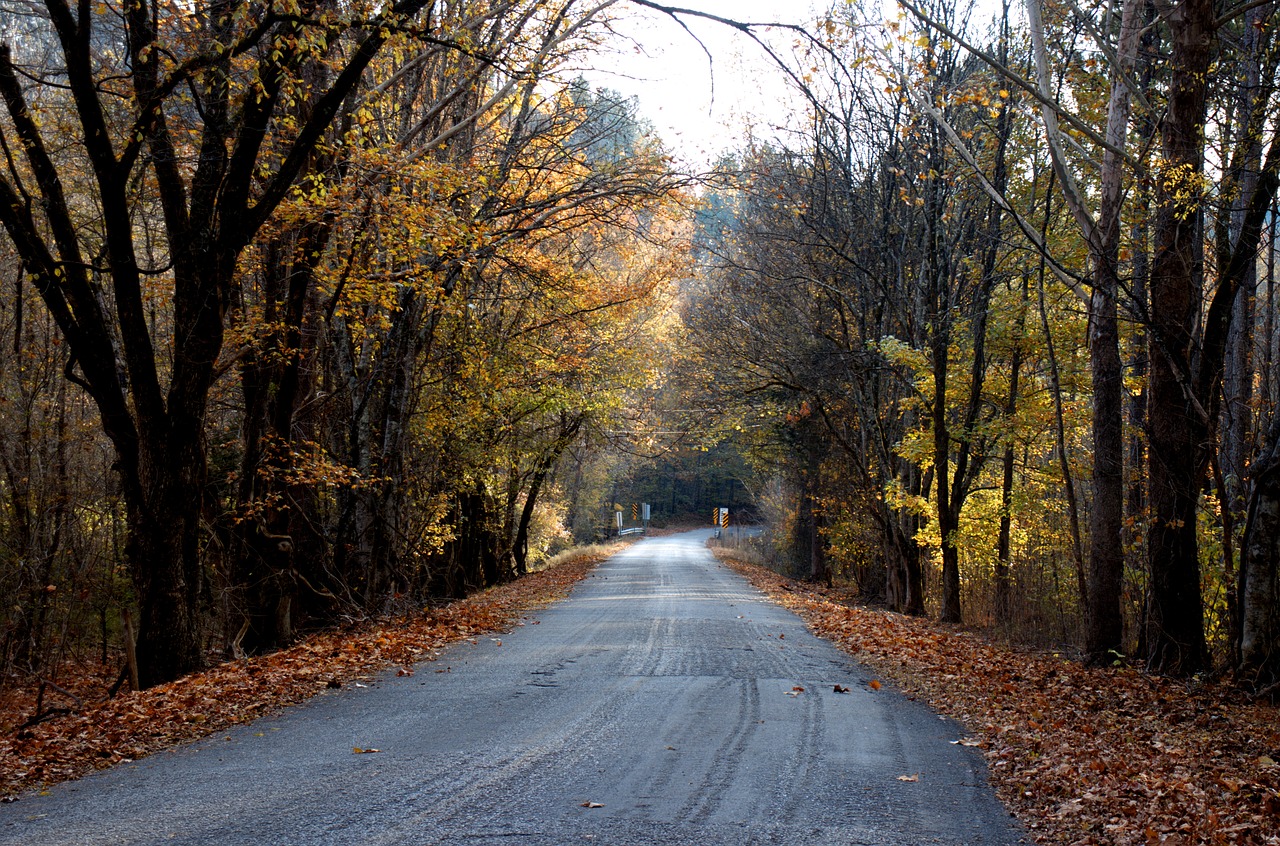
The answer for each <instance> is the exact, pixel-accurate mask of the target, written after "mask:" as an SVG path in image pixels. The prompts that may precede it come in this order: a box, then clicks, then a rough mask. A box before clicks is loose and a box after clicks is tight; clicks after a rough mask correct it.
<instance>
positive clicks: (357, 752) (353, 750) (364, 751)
mask: <svg viewBox="0 0 1280 846" xmlns="http://www.w3.org/2000/svg"><path fill="white" fill-rule="evenodd" d="M381 751H382V750H381V749H361V748H360V747H359V746H352V747H351V754H352V755H372V754H373V753H375V752H381Z"/></svg>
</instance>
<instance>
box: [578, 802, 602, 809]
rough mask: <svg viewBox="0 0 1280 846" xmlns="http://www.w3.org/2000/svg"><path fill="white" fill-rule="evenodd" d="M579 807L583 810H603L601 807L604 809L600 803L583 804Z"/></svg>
mask: <svg viewBox="0 0 1280 846" xmlns="http://www.w3.org/2000/svg"><path fill="white" fill-rule="evenodd" d="M581 807H583V808H603V807H604V805H603V804H602V803H600V802H583V803H582V805H581Z"/></svg>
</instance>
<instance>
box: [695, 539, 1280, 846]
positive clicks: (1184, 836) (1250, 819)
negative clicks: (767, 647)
mask: <svg viewBox="0 0 1280 846" xmlns="http://www.w3.org/2000/svg"><path fill="white" fill-rule="evenodd" d="M720 557H721V558H722V560H725V561H726V563H728V564H730V565H731V566H732V567H734V568H735V569H737V570H738V571H739V572H741V573H743V575H745V576H747V578H749V579H750V580H751V582H752V583H753V584H755V585H756V586H757V587H758V588H761V589H762V590H764V591H765V592H766V593H768V594H769V595H770V596H771V597H772V598H773V599H774V600H775V601H777V602H778V603H780V604H781V605H783V606H785V607H787V608H790V609H791V610H793V611H795V612H796V613H798V614H800V615H801V616H802V617H803V618H804V619H805V620H806V621H808V623H809V625H810V627H811V628H812V630H813V631H814V632H815V633H816V634H818V635H819V636H821V637H824V638H828V639H830V640H832V641H834V642H836V643H837V644H838V645H839V646H840V647H841V648H843V649H844V650H845V651H847V652H849V653H850V654H852V655H854V656H856V657H857V659H858V660H859V661H860V662H862V663H864V664H866V665H868V666H870V667H874V668H875V669H876V671H877V672H878V673H881V674H883V676H884V677H887V678H890V679H892V680H893V681H894V682H895V683H896V684H897V685H898V686H899V687H900V688H902V689H903V690H905V691H907V692H908V693H910V694H916V695H919V696H920V697H921V698H922V699H925V700H927V701H928V702H929V704H930V705H931V706H932V707H933V708H934V709H935V710H938V711H940V712H942V713H944V714H947V715H948V716H951V717H954V718H956V719H957V720H959V721H960V722H962V723H963V724H964V725H965V726H966V727H967V730H968V731H969V732H970V733H972V734H973V735H974V736H975V738H976V739H977V743H976V744H974V745H979V746H981V748H982V750H983V753H984V754H985V755H986V758H987V763H988V766H989V767H990V770H991V779H992V782H993V783H994V785H995V786H996V788H997V791H998V792H999V794H1000V797H1001V799H1002V800H1003V801H1004V802H1005V804H1006V806H1007V807H1009V808H1010V810H1012V811H1014V812H1015V813H1016V815H1017V816H1018V817H1019V818H1020V819H1021V820H1022V822H1023V824H1024V825H1025V826H1026V827H1027V829H1028V830H1029V832H1030V834H1031V836H1032V837H1033V838H1034V839H1035V841H1036V842H1037V843H1072V844H1126V846H1127V844H1192V843H1197V844H1201V843H1202V844H1280V765H1278V764H1277V762H1278V761H1280V713H1278V712H1277V710H1276V709H1275V708H1274V707H1270V706H1265V705H1258V704H1251V703H1249V702H1247V701H1245V700H1244V699H1243V698H1242V697H1241V696H1239V694H1238V693H1236V692H1235V691H1233V690H1231V689H1230V688H1229V687H1226V686H1204V687H1198V688H1197V687H1192V686H1189V685H1188V684H1186V683H1178V682H1174V681H1170V680H1167V679H1159V678H1152V677H1150V676H1147V675H1144V674H1142V673H1140V672H1137V671H1135V670H1133V669H1129V668H1112V669H1101V670H1094V669H1087V668H1085V667H1083V666H1081V665H1080V664H1078V663H1075V662H1073V661H1070V660H1068V659H1066V658H1064V657H1061V656H1053V655H1042V654H1030V653H1027V652H1020V651H1017V650H1015V649H1013V648H1010V647H1006V646H1001V645H997V644H993V643H992V642H990V641H988V640H985V639H984V638H982V637H979V636H977V635H975V634H973V633H970V632H965V631H963V630H960V629H958V628H953V627H946V626H942V625H939V624H936V623H932V622H930V621H928V620H922V619H918V618H914V617H907V616H904V615H901V614H892V613H888V612H884V611H874V610H869V609H865V608H858V607H852V606H851V605H849V604H846V603H845V602H843V601H836V599H833V598H832V597H833V596H835V594H834V593H831V594H828V592H826V591H824V590H822V589H819V588H816V587H813V586H808V585H803V584H798V583H795V582H791V581H788V580H786V579H784V578H782V577H780V576H778V575H777V574H775V573H772V572H770V571H768V570H763V569H761V568H759V567H754V566H751V565H749V564H744V563H742V562H738V561H733V560H731V559H729V558H727V557H726V556H724V555H721V556H720ZM970 744H973V741H968V742H966V745H970Z"/></svg>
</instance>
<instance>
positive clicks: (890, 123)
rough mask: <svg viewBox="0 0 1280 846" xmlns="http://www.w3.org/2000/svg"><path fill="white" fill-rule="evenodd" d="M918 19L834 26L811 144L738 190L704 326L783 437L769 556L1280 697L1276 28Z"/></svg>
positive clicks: (941, 607)
mask: <svg viewBox="0 0 1280 846" xmlns="http://www.w3.org/2000/svg"><path fill="white" fill-rule="evenodd" d="M900 9H901V13H900V15H899V17H898V18H897V19H896V20H892V21H889V22H887V23H885V24H883V25H882V24H881V22H880V20H879V17H880V15H881V13H880V12H879V10H876V9H864V10H857V9H850V8H848V7H843V6H842V7H839V8H837V9H836V10H834V11H833V12H832V15H831V17H830V18H828V19H827V20H825V21H823V22H820V24H819V27H818V29H817V30H816V32H817V35H816V36H815V37H814V39H812V40H810V41H809V42H808V55H807V56H806V57H805V58H804V59H803V60H802V62H801V65H802V67H803V68H806V69H807V70H805V72H804V74H803V80H804V82H805V84H806V86H807V89H806V90H807V94H808V96H809V99H810V102H811V114H810V120H809V123H808V125H807V129H806V130H803V131H799V132H797V133H796V135H795V137H792V138H787V139H783V140H778V141H775V142H770V143H761V144H757V145H755V146H753V147H751V148H750V149H748V150H746V151H744V152H743V153H742V154H741V156H740V157H739V158H738V159H737V160H736V161H735V162H733V163H732V164H731V166H729V167H726V168H725V173H724V180H725V181H724V185H723V187H722V188H721V189H720V192H719V197H720V203H721V206H722V208H724V209H726V210H727V211H725V212H724V213H723V214H721V215H720V216H719V218H718V219H717V220H716V221H715V222H714V225H712V226H709V227H707V229H708V233H707V235H706V236H705V237H706V238H708V239H709V243H710V244H711V247H710V251H711V252H712V253H713V255H714V258H713V259H712V260H711V262H710V265H711V267H712V270H711V271H710V273H709V274H708V275H707V277H706V280H705V282H704V286H703V291H702V293H701V296H702V297H703V298H704V299H705V300H706V301H712V300H714V302H715V303H716V305H717V307H716V309H714V310H711V309H703V310H696V311H694V312H693V318H692V320H691V331H692V333H693V336H694V337H695V338H696V339H697V343H698V344H699V347H700V348H701V349H702V350H703V351H704V354H705V355H707V356H708V357H711V358H713V359H715V360H716V361H719V362H721V363H722V367H723V368H724V369H725V370H731V371H732V372H733V374H734V375H733V378H732V379H731V380H729V381H728V382H727V383H726V387H728V388H729V390H727V391H726V392H725V393H724V401H725V402H726V403H735V404H736V406H737V408H738V409H739V413H740V414H743V415H756V414H758V413H759V410H760V409H761V408H762V407H764V408H768V409H769V410H770V413H771V419H772V421H773V425H772V426H771V427H770V428H769V429H768V430H767V434H766V433H761V435H760V437H758V438H757V439H756V440H755V442H754V444H753V445H752V447H751V452H750V454H751V455H752V456H753V457H754V459H755V461H756V462H757V464H759V465H767V466H773V467H776V468H778V475H779V477H780V478H781V479H782V480H783V481H784V484H785V485H786V489H787V490H788V491H789V492H790V493H789V498H788V502H789V503H790V509H789V510H788V511H787V512H786V514H785V519H784V521H783V522H782V524H780V525H779V526H778V527H777V529H778V531H779V533H780V534H779V537H778V538H777V539H776V540H775V543H774V547H775V548H776V549H779V550H789V559H790V561H791V562H792V566H794V567H798V568H799V569H800V571H802V572H804V573H806V574H807V575H810V576H811V577H813V578H826V579H829V578H832V576H833V575H835V576H839V577H847V578H852V579H854V580H856V581H857V583H858V584H859V586H860V587H861V589H862V591H863V592H864V593H865V594H867V595H870V596H876V597H880V598H881V599H883V601H885V602H886V603H887V604H888V605H889V606H890V607H892V608H895V609H899V610H902V611H906V612H908V613H916V614H918V613H924V612H928V613H934V614H937V615H938V616H939V617H940V618H941V619H942V620H944V621H951V622H962V621H963V622H970V623H977V624H980V625H989V626H993V627H997V628H1000V629H1003V630H1006V631H1008V632H1010V633H1011V634H1013V635H1015V636H1017V637H1020V638H1028V639H1032V640H1040V641H1045V642H1055V643H1070V644H1078V645H1079V646H1080V647H1081V648H1082V649H1083V651H1084V656H1085V657H1086V658H1087V660H1089V661H1091V662H1094V663H1098V664H1108V663H1112V662H1115V661H1118V660H1123V659H1125V658H1126V657H1127V656H1133V657H1134V658H1136V659H1138V660H1139V661H1141V662H1142V663H1143V664H1144V665H1145V666H1146V667H1147V668H1148V669H1149V670H1151V671H1153V672H1157V673H1163V674H1170V675H1175V676H1189V675H1193V674H1197V673H1202V672H1206V671H1210V670H1214V669H1234V670H1235V671H1237V672H1238V673H1239V674H1240V678H1241V679H1242V680H1243V681H1244V682H1245V683H1246V684H1247V685H1249V686H1252V687H1254V688H1255V689H1267V688H1271V689H1272V690H1274V687H1272V686H1273V685H1274V684H1275V683H1276V681H1277V680H1278V679H1280V664H1278V663H1277V661H1280V651H1278V650H1277V646H1280V640H1278V639H1277V628H1276V621H1277V619H1280V618H1278V617H1277V606H1276V588H1277V580H1276V578H1277V577H1276V569H1275V567H1276V560H1277V547H1276V539H1275V531H1276V529H1275V526H1274V525H1273V524H1274V520H1275V518H1274V516H1273V512H1274V508H1275V506H1274V505H1273V504H1272V501H1273V499H1274V492H1273V491H1272V487H1273V483H1272V481H1271V476H1272V474H1273V472H1274V470H1273V468H1272V464H1273V461H1274V454H1275V443H1274V441H1275V437H1276V432H1277V430H1276V425H1275V421H1276V416H1275V413H1274V399H1275V396H1276V393H1275V392H1276V384H1275V372H1276V368H1275V356H1276V320H1275V308H1276V299H1275V244H1274V236H1275V194H1276V184H1277V168H1280V147H1277V145H1276V144H1275V140H1276V135H1275V134H1276V131H1277V124H1276V120H1275V114H1276V109H1275V103H1274V94H1275V87H1276V82H1277V78H1276V72H1277V66H1276V61H1275V57H1276V52H1275V46H1276V45H1275V44H1274V43H1273V40H1272V39H1273V35H1272V31H1273V24H1274V21H1273V17H1272V16H1273V12H1274V9H1273V4H1271V3H1248V4H1242V5H1239V6H1234V5H1233V4H1223V3H1217V4H1215V3H1213V2H1198V1H1197V2H1179V3H1160V2H1133V3H1121V4H1091V5H1087V6H1081V5H1078V4H1059V3H1048V2H1042V0H1028V2H1027V3H1026V4H1025V5H1022V4H1018V5H1017V6H1016V7H1013V6H1011V5H1010V4H1007V3H1006V4H1005V5H1004V7H1003V9H998V8H997V9H995V15H994V17H993V18H990V19H981V20H980V19H979V16H980V15H982V14H990V10H988V11H986V12H981V13H980V12H978V11H969V10H967V9H959V8H956V7H955V6H954V5H953V4H949V3H932V2H927V3H915V2H903V3H901V4H900ZM797 77H800V74H799V73H798V72H797ZM797 550H798V551H800V553H801V554H797Z"/></svg>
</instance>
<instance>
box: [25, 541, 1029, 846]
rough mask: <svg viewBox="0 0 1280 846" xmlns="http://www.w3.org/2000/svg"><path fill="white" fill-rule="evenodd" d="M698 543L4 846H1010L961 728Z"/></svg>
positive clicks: (1010, 825) (46, 809)
mask: <svg viewBox="0 0 1280 846" xmlns="http://www.w3.org/2000/svg"><path fill="white" fill-rule="evenodd" d="M708 534H709V532H707V531H700V532H689V533H685V534H681V535H676V536H672V537H666V538H650V539H646V540H643V541H641V542H639V543H637V544H635V545H633V546H631V547H629V548H628V549H627V550H626V551H624V552H622V553H620V554H618V555H615V556H614V557H612V558H610V559H609V560H608V561H606V562H605V563H603V564H602V565H601V566H600V567H599V568H598V569H597V570H596V571H595V572H594V573H593V575H592V576H590V577H589V578H587V579H586V580H584V582H583V583H581V584H580V585H579V586H578V587H577V588H575V590H574V591H573V593H572V595H571V596H570V597H569V598H568V599H566V600H564V601H562V602H560V603H558V604H556V605H554V606H552V607H550V608H547V609H545V610H543V611H541V612H538V613H537V614H536V615H534V616H532V617H530V618H527V619H526V621H525V622H526V624H525V625H524V626H522V627H520V628H517V629H516V630H515V631H513V632H511V633H509V634H503V635H502V636H501V638H500V639H499V638H497V637H492V638H491V637H481V638H478V639H477V640H476V642H475V643H474V644H472V643H466V642H464V643H461V644H458V645H455V646H453V647H450V648H449V649H448V650H446V651H445V652H444V653H443V654H442V655H441V656H440V658H439V659H438V660H436V661H434V662H430V663H426V664H423V665H422V666H420V667H419V671H418V672H417V673H416V674H415V675H413V676H408V677H397V676H395V675H392V674H387V675H385V676H382V677H380V678H379V680H378V681H377V682H376V683H373V684H371V685H370V686H369V687H367V688H352V687H348V688H346V689H343V690H338V691H331V692H327V693H325V694H322V695H319V696H317V697H315V698H314V699H312V700H310V701H309V702H307V703H306V704H303V705H299V706H296V707H292V708H289V709H288V710H286V711H284V712H282V713H280V714H279V715H277V716H275V717H271V718H268V719H264V720H259V721H258V722H256V723H254V724H252V725H249V726H242V727H238V728H236V729H233V730H232V731H230V732H223V733H219V734H218V735H217V736H215V737H213V738H210V739H206V740H203V741H200V742H198V743H193V744H188V745H185V746H181V747H178V748H176V749H173V750H170V751H168V752H164V753H160V754H157V755H153V756H151V757H149V758H146V759H144V760H142V761H138V762H135V763H132V764H126V765H122V766H118V767H116V768H114V769H111V770H108V771H104V772H102V773H98V774H95V775H93V776H90V777H88V778H84V779H81V780H79V781H76V782H71V783H67V784H63V785H59V786H56V787H54V788H52V789H51V795H47V796H36V795H26V796H24V797H23V798H22V799H20V800H19V801H18V802H15V803H13V804H7V805H0V844H5V845H6V846H9V844H12V846H18V844H21V846H72V845H74V846H81V844H85V845H86V846H90V845H91V844H113V846H116V844H193V846H194V844H200V846H225V845H226V844H254V846H270V845H271V844H288V845H289V846H312V844H317V845H318V844H362V846H364V845H365V844H367V846H381V845H382V844H406V846H408V845H409V844H412V845H413V846H424V845H425V844H521V845H523V844H533V845H534V846H543V845H544V844H546V846H552V845H553V844H554V846H575V844H606V846H631V844H637V845H638V844H698V846H715V844H735V846H736V844H762V846H763V844H779V846H790V844H797V846H798V844H805V846H818V845H819V844H841V846H849V844H877V846H878V844H893V846H908V845H909V844H935V843H941V844H1016V843H1021V842H1023V840H1022V834H1021V831H1020V830H1019V828H1018V827H1017V825H1016V823H1014V822H1013V821H1011V820H1010V818H1009V815H1008V813H1007V812H1006V811H1005V810H1004V809H1003V808H1002V807H1001V805H1000V803H999V802H998V801H997V800H996V798H995V796H994V794H993V793H992V790H991V788H990V787H989V786H988V784H987V780H986V768H985V765H984V762H983V760H982V758H981V757H980V756H979V755H978V754H977V753H976V752H975V751H974V750H973V749H968V748H965V747H963V746H959V745H955V744H954V743H953V741H955V740H957V739H959V738H960V737H962V736H963V729H962V728H961V727H960V726H958V725H957V724H956V723H954V722H952V721H950V720H946V719H943V718H941V717H939V716H938V715H936V714H934V713H933V712H931V711H929V710H928V709H927V708H925V707H924V706H923V705H921V704H919V703H917V702H914V701H911V700H909V699H908V698H907V697H905V696H903V695H901V694H899V693H896V692H894V691H892V690H891V689H890V688H889V687H888V686H886V687H884V688H881V689H880V690H872V689H871V688H870V687H869V685H868V682H869V681H870V680H871V678H872V677H871V675H870V674H869V673H868V671H867V670H866V669H865V668H863V667H861V666H860V665H858V664H857V663H855V662H854V661H853V660H852V659H851V658H849V657H848V656H847V655H845V654H844V653H842V652H840V651H839V650H837V649H836V648H835V647H834V646H832V645H831V644H829V643H828V642H826V641H823V640H820V639H818V638H816V637H814V636H813V635H811V634H810V633H809V632H808V631H807V630H806V629H805V626H804V624H803V623H802V622H801V620H800V619H799V618H798V617H796V616H795V615H794V614H792V613H791V612H789V611H786V610H784V609H782V608H780V607H779V606H777V605H775V604H774V603H772V602H770V601H769V600H768V599H766V598H765V597H764V596H763V595H761V594H760V593H759V592H758V591H756V590H755V589H754V588H753V587H751V586H750V585H749V584H748V583H747V582H746V581H745V580H744V579H742V578H741V577H740V576H738V575H737V574H735V573H733V572H732V571H730V570H728V569H727V568H725V567H724V566H723V565H721V564H719V563H718V562H717V561H716V560H715V559H714V558H713V557H712V556H711V554H710V553H709V552H708V550H707V549H706V547H705V541H706V538H707V536H708ZM499 641H500V642H499ZM445 670H447V672H441V671H445ZM433 671H437V672H433ZM836 685H839V686H841V687H847V688H849V689H850V692H849V693H837V692H836V691H835V687H836ZM800 688H803V691H801V690H799V689H800ZM354 748H362V749H370V748H372V749H377V750H380V751H379V752H378V753H377V754H353V749H354ZM902 776H906V777H908V778H914V779H916V780H914V781H904V780H903V779H902V778H900V777H902Z"/></svg>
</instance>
